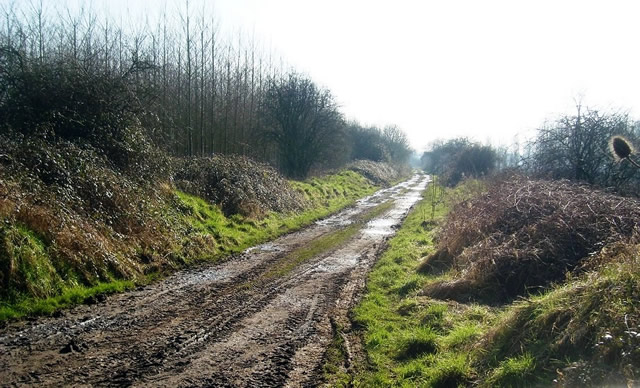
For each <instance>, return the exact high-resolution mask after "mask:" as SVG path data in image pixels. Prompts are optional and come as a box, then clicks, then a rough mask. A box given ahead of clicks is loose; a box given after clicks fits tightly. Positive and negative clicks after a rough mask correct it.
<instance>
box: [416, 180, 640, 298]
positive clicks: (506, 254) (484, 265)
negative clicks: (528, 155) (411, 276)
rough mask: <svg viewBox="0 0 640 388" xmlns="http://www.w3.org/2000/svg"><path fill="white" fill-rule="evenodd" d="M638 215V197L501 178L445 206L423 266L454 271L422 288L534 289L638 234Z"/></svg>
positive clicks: (497, 292) (482, 293) (455, 294)
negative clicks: (482, 191) (434, 245)
mask: <svg viewBox="0 0 640 388" xmlns="http://www.w3.org/2000/svg"><path fill="white" fill-rule="evenodd" d="M638 220H640V200H638V199H634V198H624V197H620V196H617V195H614V194H610V193H607V192H605V191H600V190H594V189H592V188H589V187H587V186H583V185H579V184H575V183H571V182H569V181H564V180H560V181H544V180H531V179H528V178H525V177H523V176H504V177H502V178H498V179H496V180H494V181H493V182H491V183H490V184H489V188H488V191H487V192H486V194H483V195H480V196H478V197H476V198H474V199H472V200H469V201H463V202H461V203H460V204H458V205H457V206H456V207H455V208H454V209H453V211H452V212H451V213H450V215H449V217H448V219H447V222H446V223H445V224H444V225H443V227H442V232H441V233H440V239H439V243H438V250H437V252H436V253H434V254H433V255H431V256H429V257H427V258H426V259H425V261H424V262H423V264H422V266H421V270H422V271H423V272H432V271H437V272H442V271H444V270H445V269H453V270H454V271H453V273H454V276H453V279H452V280H448V281H439V282H436V283H433V284H430V285H428V286H427V287H426V288H425V289H424V293H425V294H426V295H429V296H432V297H436V298H441V299H454V300H458V301H468V300H478V301H483V302H487V303H502V302H506V301H510V300H513V299H515V298H516V297H518V296H524V295H527V294H531V293H537V292H539V291H541V290H544V289H546V288H547V287H548V286H549V285H551V284H553V283H554V282H558V281H561V280H563V279H564V277H565V276H566V274H567V273H568V272H579V271H580V270H581V269H585V268H586V266H588V265H589V263H590V259H591V258H592V257H595V256H596V255H597V254H598V253H599V252H600V251H601V250H602V248H604V247H605V246H607V245H609V244H611V243H619V242H632V241H635V239H636V237H637V232H638ZM447 266H448V268H447Z"/></svg>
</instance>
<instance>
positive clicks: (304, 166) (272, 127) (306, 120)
mask: <svg viewBox="0 0 640 388" xmlns="http://www.w3.org/2000/svg"><path fill="white" fill-rule="evenodd" d="M263 113H264V115H265V119H266V122H267V123H268V125H269V126H268V128H267V129H266V130H265V135H266V136H267V138H268V139H270V140H272V141H274V142H275V144H277V146H278V149H279V151H280V159H281V163H282V170H283V171H284V172H285V173H286V174H287V175H289V176H291V177H295V178H304V177H306V176H307V174H308V173H309V171H310V170H311V168H312V167H313V165H314V164H315V163H318V162H319V161H320V160H321V158H322V157H323V156H324V154H325V152H326V150H327V149H329V148H330V146H331V143H332V142H334V141H335V140H336V138H338V137H340V136H341V135H342V129H343V126H344V124H343V119H342V116H341V114H340V112H339V111H338V109H337V106H336V103H335V101H334V99H333V96H332V95H331V93H330V92H329V91H328V90H326V89H320V88H318V87H317V86H316V85H315V84H314V83H313V82H312V81H311V80H310V79H308V78H306V77H303V76H301V75H298V74H295V73H292V74H289V75H288V76H287V77H285V78H281V79H275V80H271V82H270V85H269V88H268V89H267V91H266V96H265V102H264V110H263Z"/></svg>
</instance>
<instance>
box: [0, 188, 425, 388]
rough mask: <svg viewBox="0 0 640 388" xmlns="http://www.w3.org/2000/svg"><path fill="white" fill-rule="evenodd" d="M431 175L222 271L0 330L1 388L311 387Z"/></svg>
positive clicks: (189, 275) (195, 272)
mask: <svg viewBox="0 0 640 388" xmlns="http://www.w3.org/2000/svg"><path fill="white" fill-rule="evenodd" d="M426 184H427V177H425V176H414V177H413V178H412V179H411V180H409V181H407V182H404V183H402V184H400V185H397V186H394V187H392V188H390V189H386V190H382V191H379V192H378V193H376V194H374V195H373V196H371V197H369V198H366V199H364V200H361V201H360V202H359V203H358V204H357V205H356V206H355V207H353V208H350V209H347V210H345V211H343V212H341V213H339V214H338V215H335V216H332V217H330V218H328V219H325V220H323V221H320V222H317V223H316V224H314V225H313V226H311V227H308V228H306V229H304V230H302V231H299V232H296V233H291V234H288V235H286V236H283V237H281V238H279V239H277V240H275V241H273V242H271V243H268V244H264V245H261V246H258V247H254V248H252V249H248V250H247V251H245V252H244V253H242V254H241V255H238V256H237V257H235V258H233V259H231V260H229V261H227V262H225V263H223V264H219V265H208V266H200V267H197V268H193V269H191V270H188V271H184V272H180V273H177V274H175V275H173V276H171V277H169V278H167V279H165V280H163V281H160V282H157V283H155V284H152V285H150V286H147V287H144V288H141V289H138V290H135V291H132V292H128V293H124V294H120V295H115V296H112V297H109V298H108V299H106V300H104V301H102V302H100V303H98V304H95V305H91V306H78V307H76V308H74V309H72V310H69V311H66V312H65V313H63V315H62V316H61V317H58V318H42V319H39V320H36V321H32V322H19V323H12V324H10V325H9V326H7V327H5V328H3V329H0V385H2V386H21V385H44V386H63V385H74V386H96V385H99V386H105V385H106V386H123V385H124V386H129V385H133V386H171V387H176V386H215V387H238V386H239V387H245V386H246V387H260V386H269V387H270V386H313V385H315V384H317V383H319V382H320V380H319V378H320V373H321V371H320V370H319V367H320V366H321V362H322V357H323V355H324V352H325V350H326V347H327V345H328V344H329V342H331V339H332V337H333V335H334V333H333V332H332V328H331V324H330V317H333V318H336V317H338V318H339V317H345V316H346V314H347V311H348V310H349V308H350V307H351V306H352V304H353V303H354V301H355V299H356V298H357V296H358V294H359V292H360V291H361V290H362V288H363V286H364V281H365V277H366V274H367V272H368V270H369V268H370V267H371V265H372V264H373V263H374V261H375V258H376V255H377V254H378V253H379V252H378V251H379V249H380V247H381V246H382V245H383V244H381V243H383V242H384V241H385V239H387V238H388V237H389V236H390V235H392V234H393V231H394V230H395V228H396V226H397V225H399V223H400V222H401V220H402V219H403V218H404V216H405V215H406V213H407V211H408V210H409V208H410V207H411V206H412V205H413V204H414V203H415V202H416V201H417V200H419V199H420V193H421V191H422V190H423V189H424V188H425V186H426ZM388 200H394V205H393V207H392V208H391V209H390V210H389V211H387V212H386V213H384V214H383V215H382V216H380V217H378V218H375V219H374V220H372V221H370V222H368V223H367V224H366V225H363V227H362V229H361V230H360V231H359V232H358V234H357V235H356V237H355V238H353V239H351V240H349V241H348V242H347V243H346V244H343V245H341V246H340V247H338V248H336V249H333V250H330V251H328V252H324V253H322V254H320V255H317V256H314V257H312V258H311V259H309V260H307V261H305V262H304V263H302V264H301V265H298V266H297V267H295V268H294V269H293V270H292V271H291V272H289V273H288V274H287V275H285V276H280V277H270V276H265V273H268V271H269V270H270V269H272V268H273V267H274V266H277V264H278V263H279V261H281V260H283V259H284V258H285V257H286V256H287V254H288V253H289V252H291V251H294V250H296V249H299V248H300V247H304V246H305V245H306V244H307V243H309V242H310V241H313V240H314V239H317V238H318V237H321V236H324V235H327V234H328V233H331V232H332V231H335V230H337V229H339V228H341V227H343V226H344V225H348V224H349V223H351V222H354V220H357V217H358V215H360V214H362V213H363V212H366V211H367V209H371V208H372V207H373V206H375V205H377V204H380V203H383V202H385V201H388Z"/></svg>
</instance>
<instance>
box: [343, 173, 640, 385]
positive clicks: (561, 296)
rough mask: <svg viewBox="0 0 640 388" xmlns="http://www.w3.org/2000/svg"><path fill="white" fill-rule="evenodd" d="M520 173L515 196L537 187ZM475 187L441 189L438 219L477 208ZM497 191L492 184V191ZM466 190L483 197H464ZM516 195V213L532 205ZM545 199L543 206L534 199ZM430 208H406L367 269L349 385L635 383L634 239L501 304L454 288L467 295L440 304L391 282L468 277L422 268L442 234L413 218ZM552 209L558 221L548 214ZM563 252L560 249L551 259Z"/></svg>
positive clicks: (639, 275)
mask: <svg viewBox="0 0 640 388" xmlns="http://www.w3.org/2000/svg"><path fill="white" fill-rule="evenodd" d="M518 179H522V178H516V179H515V182H513V183H512V184H513V185H514V186H517V187H519V188H520V189H521V192H528V191H534V190H535V189H534V186H527V185H523V184H522V182H521V181H519V180H518ZM542 183H543V185H546V184H549V183H547V182H544V181H543V182H542ZM559 184H560V185H563V186H568V187H565V190H568V192H569V193H573V194H574V195H577V196H579V195H594V196H597V198H598V200H600V201H603V200H604V202H605V203H608V199H611V198H612V197H613V196H611V195H610V194H606V193H602V192H598V191H594V190H590V189H587V188H585V187H582V186H577V185H572V184H569V183H567V182H561V183H559ZM479 186H480V185H479V184H472V185H466V187H465V188H460V187H458V188H456V189H455V190H451V189H450V190H448V193H447V195H446V198H447V201H445V202H444V203H443V204H441V205H440V206H439V207H438V210H437V218H439V219H441V220H442V221H443V222H445V223H448V221H446V218H444V215H445V214H447V213H448V212H449V211H450V210H451V209H453V212H454V213H450V215H449V216H448V217H457V216H458V215H457V214H455V213H458V212H462V213H465V215H468V214H467V213H466V212H467V211H468V210H464V211H462V210H461V209H470V207H469V206H470V205H469V203H472V204H473V205H472V206H477V202H483V201H486V200H487V197H486V194H483V193H485V192H486V188H485V190H479V189H478V188H479ZM500 188H502V189H505V186H500ZM549 189H550V187H548V186H544V188H541V190H545V191H546V192H547V195H552V194H551V193H553V191H549ZM574 190H577V191H574ZM581 190H584V192H583V191H581ZM458 191H461V192H460V193H458ZM498 191H499V190H494V189H492V188H491V187H489V193H490V194H492V195H495V193H496V192H498ZM471 193H475V194H472V195H475V196H479V197H481V198H482V200H478V201H477V202H476V201H474V200H473V199H470V197H469V194H471ZM603 194H604V197H602V195H603ZM531 195H533V196H535V195H536V194H535V193H534V194H531ZM566 195H567V192H565V193H564V194H563V195H561V197H562V198H564V199H565V201H564V204H565V205H567V204H570V203H571V202H581V201H579V199H578V198H577V197H571V200H569V201H566V200H567V199H569V198H567V197H566ZM454 198H455V200H452V199H454ZM471 198H473V197H471ZM617 198H618V199H619V201H618V202H616V203H617V204H618V206H624V204H623V203H621V202H620V201H623V202H624V201H626V200H627V199H625V198H621V197H617ZM451 201H453V202H451ZM460 201H462V202H460ZM470 201H471V202H470ZM510 203H512V202H511V201H508V200H507V201H505V200H502V199H501V198H498V199H497V200H496V204H501V205H500V206H498V207H497V208H498V209H500V208H501V207H505V208H507V209H508V208H509V207H510ZM516 203H519V205H518V207H519V208H520V209H527V208H529V207H528V205H527V203H528V201H527V200H522V199H521V200H520V201H516ZM548 205H549V204H548V203H547V202H541V206H548ZM429 206H430V203H429V200H428V198H427V199H425V200H424V201H422V202H420V203H419V204H418V205H417V206H416V208H414V210H412V212H411V213H410V214H409V215H408V217H407V219H406V220H405V223H404V224H403V226H402V228H401V229H400V230H399V231H398V233H397V235H396V237H394V238H393V239H392V240H391V241H390V247H389V249H388V250H387V251H386V252H385V253H384V254H383V255H382V257H381V259H380V260H379V262H378V263H377V264H376V265H375V267H374V269H373V271H372V272H371V273H370V275H369V280H368V283H367V292H366V294H365V295H364V297H363V299H362V301H361V302H360V304H359V305H358V306H357V307H356V309H355V312H354V319H355V323H356V324H359V325H360V328H361V330H362V335H363V344H364V350H365V352H366V356H367V360H368V361H367V363H366V364H365V365H359V366H356V367H355V368H353V369H354V370H355V371H356V374H355V376H354V377H353V385H354V386H389V387H393V386H398V387H400V386H425V387H439V386H460V385H474V386H480V387H494V386H501V387H502V386H504V387H533V386H550V385H559V386H567V387H573V386H576V387H577V386H580V387H583V386H587V387H588V386H594V387H599V386H631V385H632V384H633V381H635V380H636V378H637V377H636V376H638V373H640V352H639V351H638V349H639V345H640V342H639V341H640V340H639V338H640V336H639V335H638V333H640V310H639V309H638V308H637V303H636V302H635V301H637V299H638V298H639V297H640V295H639V294H638V293H639V292H640V269H639V268H640V265H639V264H640V263H639V262H638V261H639V260H640V254H639V252H640V247H639V246H638V245H636V244H634V243H631V244H629V243H625V242H620V241H616V239H613V240H608V241H612V242H610V243H608V244H606V245H604V246H598V247H597V249H596V253H595V254H592V255H589V258H588V259H586V260H585V261H584V262H583V264H582V266H581V271H580V272H579V273H575V274H571V273H570V274H567V275H566V276H564V277H562V278H560V279H559V280H558V281H557V283H555V284H552V285H550V286H548V287H547V288H546V289H545V290H544V291H541V292H539V293H538V294H537V295H534V296H531V295H529V296H526V297H521V298H519V299H516V300H512V301H507V302H505V303H501V304H499V305H487V304H484V303H482V301H480V303H481V304H479V303H478V302H477V301H469V300H468V299H466V298H457V297H455V294H454V298H453V299H459V300H462V301H463V302H457V301H455V300H450V299H449V298H446V299H445V300H443V299H440V298H438V297H430V296H428V294H429V293H428V292H427V293H425V292H421V291H420V290H416V291H413V292H410V293H408V294H406V295H404V294H400V293H398V292H397V290H398V289H400V288H402V287H403V286H404V285H405V284H406V283H407V282H408V281H410V282H414V283H418V284H420V285H421V286H422V287H423V289H426V290H429V288H430V287H431V286H432V285H433V284H438V283H444V282H448V281H451V280H452V279H455V278H456V277H458V276H461V274H462V275H463V276H464V273H465V272H466V271H468V270H469V268H468V267H465V266H461V267H459V268H447V269H445V270H444V271H443V272H438V273H433V272H429V271H426V272H425V271H420V270H419V269H420V267H421V261H422V260H424V258H425V257H431V253H432V252H433V250H434V249H435V247H434V246H433V239H434V238H437V237H438V235H440V232H439V231H438V230H439V228H437V227H433V226H432V225H426V226H425V227H426V229H425V227H423V225H422V224H421V223H420V220H421V218H420V216H421V214H422V212H423V210H426V209H427V208H428V207H429ZM569 206H571V205H569ZM605 206H606V205H605ZM633 206H634V207H637V205H636V204H633ZM484 210H485V212H484V213H482V214H484V215H485V216H487V215H490V214H491V212H490V211H489V210H488V208H485V209H484ZM594 210H596V209H594ZM627 210H628V209H627ZM596 211H597V210H596ZM462 213H461V214H462ZM549 214H551V218H553V212H552V211H551V210H550V213H549ZM612 217H614V218H615V217H617V213H612ZM632 217H633V218H634V219H637V217H636V216H633V215H632ZM599 225H600V226H603V225H604V224H602V223H600V224H599ZM458 226H459V227H464V226H465V225H464V224H458ZM620 226H621V228H622V229H624V226H623V225H622V224H620ZM474 227H475V226H474V225H472V226H470V228H474ZM497 229H499V228H497V227H495V228H494V229H493V231H496V230H497ZM540 237H541V235H539V236H537V237H533V238H531V239H530V240H528V241H527V242H526V243H527V244H530V245H532V246H535V245H536V244H539V242H540V241H541V238H540ZM547 237H549V236H547ZM517 238H518V237H517V236H516V237H514V239H517ZM562 257H563V255H562V254H561V253H560V254H558V255H557V256H556V259H561V258H562ZM467 265H472V263H469V262H467ZM532 272H535V271H532ZM408 279H409V280H408ZM474 291H482V288H475V289H474ZM429 340H432V341H433V344H435V345H436V346H435V353H434V354H429V352H424V353H423V352H412V353H410V354H411V356H408V357H405V356H403V355H405V354H407V355H409V353H408V352H407V351H406V350H407V349H409V345H410V344H411V346H417V345H413V344H414V343H427V342H428V341H429Z"/></svg>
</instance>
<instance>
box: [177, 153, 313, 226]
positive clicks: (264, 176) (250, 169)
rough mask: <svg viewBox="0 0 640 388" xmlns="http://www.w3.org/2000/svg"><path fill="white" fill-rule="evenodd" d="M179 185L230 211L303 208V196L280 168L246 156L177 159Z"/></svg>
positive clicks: (258, 212)
mask: <svg viewBox="0 0 640 388" xmlns="http://www.w3.org/2000/svg"><path fill="white" fill-rule="evenodd" d="M176 163H177V164H178V165H179V167H178V168H177V171H176V174H175V177H174V179H175V183H176V186H177V187H178V188H179V189H180V190H183V191H185V192H187V193H190V194H193V195H198V196H200V197H203V198H205V199H207V200H208V201H210V202H211V203H215V204H218V205H220V207H221V209H222V210H223V211H224V212H225V214H227V215H231V214H242V215H244V216H262V215H264V214H266V213H267V212H269V211H277V212H287V211H295V210H301V209H302V208H303V207H304V205H305V203H304V198H302V196H301V195H300V194H299V193H298V192H296V191H295V190H294V189H293V188H292V187H291V186H290V185H289V183H288V182H287V181H286V180H285V179H284V178H282V176H281V175H280V174H278V172H277V171H276V170H275V169H274V168H272V167H270V166H268V165H266V164H264V163H258V162H254V161H252V160H251V159H249V158H246V157H243V156H221V155H214V156H212V157H209V158H190V159H184V160H177V161H176Z"/></svg>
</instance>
